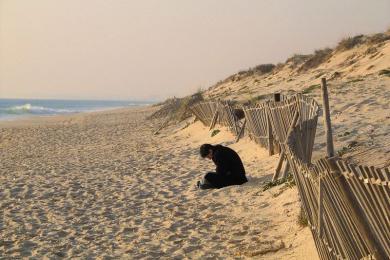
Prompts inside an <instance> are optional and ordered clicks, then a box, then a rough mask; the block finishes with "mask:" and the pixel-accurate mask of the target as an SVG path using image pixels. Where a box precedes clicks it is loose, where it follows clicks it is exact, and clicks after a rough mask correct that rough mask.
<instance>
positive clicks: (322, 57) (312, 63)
mask: <svg viewBox="0 0 390 260" xmlns="http://www.w3.org/2000/svg"><path fill="white" fill-rule="evenodd" d="M331 55H332V49H330V48H325V49H322V50H316V51H315V52H314V54H312V55H310V57H309V58H308V59H307V60H306V61H305V62H304V63H303V64H302V65H301V67H300V68H299V69H298V72H302V71H308V70H310V69H314V68H317V67H318V66H319V65H321V64H322V63H323V62H325V61H327V60H328V59H329V58H330V56H331Z"/></svg>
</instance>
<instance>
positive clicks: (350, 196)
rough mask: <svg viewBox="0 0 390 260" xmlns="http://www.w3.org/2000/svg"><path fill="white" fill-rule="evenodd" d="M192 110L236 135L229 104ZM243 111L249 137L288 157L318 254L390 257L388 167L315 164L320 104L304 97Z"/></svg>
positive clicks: (204, 105) (325, 160) (332, 160)
mask: <svg viewBox="0 0 390 260" xmlns="http://www.w3.org/2000/svg"><path fill="white" fill-rule="evenodd" d="M191 110H192V112H193V113H194V114H195V115H196V116H197V118H199V120H201V121H202V122H203V123H204V124H205V125H207V126H209V125H212V124H213V121H214V122H216V123H219V124H222V125H225V126H228V127H229V128H230V130H231V131H232V132H233V133H235V134H236V135H237V134H238V129H239V123H238V119H237V117H235V115H234V110H233V108H232V107H231V106H230V105H229V104H228V103H221V102H218V103H217V102H204V103H201V104H198V105H196V106H194V107H192V108H191ZM243 110H244V114H245V120H246V129H247V131H248V135H249V136H250V137H251V139H252V140H254V141H255V142H256V143H258V144H260V145H261V146H263V147H266V148H268V149H271V146H275V147H276V145H275V143H276V144H277V147H280V149H281V158H285V160H287V161H288V165H289V167H290V169H291V171H292V175H293V178H294V180H295V182H296V185H297V188H298V192H299V195H300V198H301V201H302V207H303V208H304V210H305V213H306V216H307V219H308V223H309V227H310V229H311V232H312V235H313V239H314V241H315V245H316V248H317V251H318V254H319V257H320V258H321V259H390V217H389V216H390V168H385V169H378V168H374V167H366V166H361V165H360V166H356V165H350V164H348V163H346V162H345V161H343V160H342V159H340V158H337V157H332V158H322V159H320V160H318V161H316V162H315V163H312V162H311V157H312V151H313V146H314V138H315V133H316V128H317V121H318V115H319V107H318V105H317V103H316V102H315V101H314V100H313V99H310V98H307V97H305V96H303V95H296V96H293V97H290V98H288V99H285V100H283V101H281V102H273V101H268V102H266V103H263V104H260V105H257V106H255V107H245V108H244V109H243ZM218 114H219V115H220V117H219V118H218V116H217V115H218ZM238 135H239V134H238Z"/></svg>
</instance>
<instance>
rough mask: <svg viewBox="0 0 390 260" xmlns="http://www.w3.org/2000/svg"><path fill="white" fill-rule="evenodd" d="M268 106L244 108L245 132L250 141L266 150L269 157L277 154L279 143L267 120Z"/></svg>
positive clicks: (264, 104)
mask: <svg viewBox="0 0 390 260" xmlns="http://www.w3.org/2000/svg"><path fill="white" fill-rule="evenodd" d="M268 107H269V106H268V104H266V103H263V104H258V105H256V106H252V107H244V109H243V110H244V113H245V119H246V132H247V133H248V136H249V138H250V139H251V140H253V141H254V142H256V143H257V144H259V145H260V146H262V147H264V148H266V149H268V151H269V155H273V154H275V153H277V152H279V143H278V141H277V140H276V138H275V134H274V131H273V130H272V125H271V121H270V118H269V111H268V110H269V108H268Z"/></svg>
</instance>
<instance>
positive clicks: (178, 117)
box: [149, 91, 203, 122]
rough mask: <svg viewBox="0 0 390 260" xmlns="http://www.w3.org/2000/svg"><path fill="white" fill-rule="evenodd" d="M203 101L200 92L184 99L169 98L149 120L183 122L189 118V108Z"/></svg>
mask: <svg viewBox="0 0 390 260" xmlns="http://www.w3.org/2000/svg"><path fill="white" fill-rule="evenodd" d="M202 100H203V96H202V93H201V91H198V92H197V93H195V94H193V95H191V96H188V97H184V98H171V99H168V100H166V101H165V102H163V103H162V104H160V105H161V108H160V109H159V110H157V111H156V112H154V113H153V114H152V115H151V116H150V117H149V119H154V118H164V117H169V118H170V120H173V121H177V122H180V121H183V120H184V119H186V118H188V117H190V116H191V112H190V111H189V107H190V106H192V105H194V104H195V103H198V102H200V101H202Z"/></svg>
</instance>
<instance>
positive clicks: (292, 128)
mask: <svg viewBox="0 0 390 260" xmlns="http://www.w3.org/2000/svg"><path fill="white" fill-rule="evenodd" d="M298 119H299V111H298V109H297V110H296V111H295V113H294V116H293V120H292V122H291V124H290V127H289V129H288V131H287V135H286V140H285V143H286V142H287V141H288V137H289V136H290V134H291V132H292V131H293V130H294V127H295V125H296V124H297V122H298ZM282 145H284V144H282ZM284 160H285V161H286V164H288V160H287V157H286V155H285V152H284V148H283V149H282V152H281V153H280V158H279V162H278V166H277V167H276V171H275V173H274V176H273V177H272V180H273V181H275V180H277V179H278V177H279V173H280V170H281V169H282V164H283V161H284ZM289 168H290V167H289V166H287V165H286V166H285V173H284V174H283V175H284V176H285V177H287V172H288V170H289Z"/></svg>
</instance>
